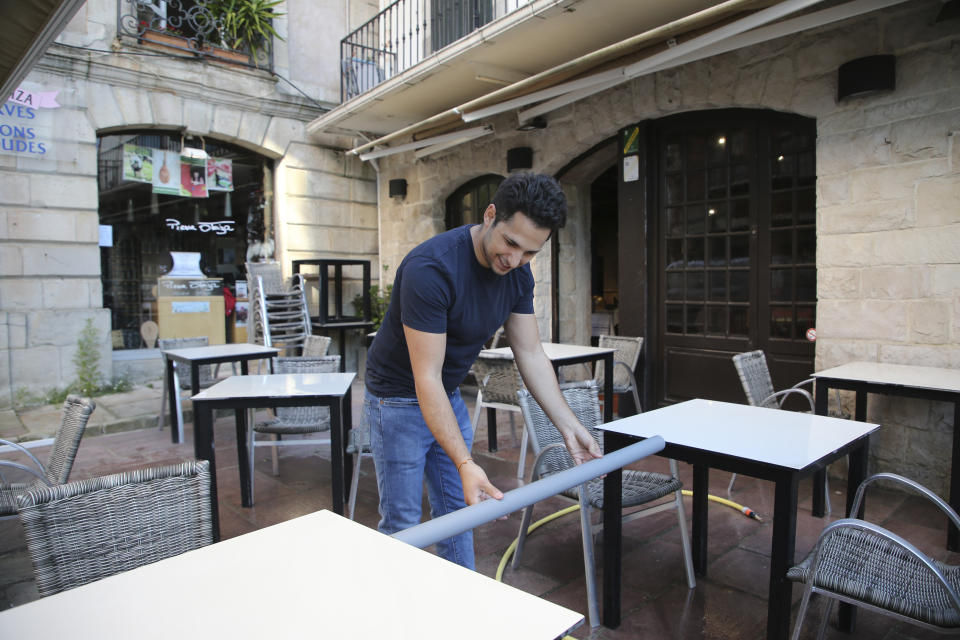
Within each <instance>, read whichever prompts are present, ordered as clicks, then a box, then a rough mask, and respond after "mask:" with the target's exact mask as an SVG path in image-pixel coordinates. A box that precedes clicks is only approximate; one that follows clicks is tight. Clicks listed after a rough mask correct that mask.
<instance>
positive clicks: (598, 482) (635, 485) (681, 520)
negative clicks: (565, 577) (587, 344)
mask: <svg viewBox="0 0 960 640" xmlns="http://www.w3.org/2000/svg"><path fill="white" fill-rule="evenodd" d="M561 389H562V393H563V397H564V399H565V400H566V401H567V404H569V405H570V408H571V409H572V410H573V413H574V415H575V416H577V419H578V420H580V422H581V423H582V424H583V426H585V427H586V428H587V429H588V430H590V433H591V435H593V437H594V438H595V439H596V440H597V441H598V442H600V432H599V431H598V430H597V427H598V426H599V425H600V424H602V422H603V417H602V414H601V412H600V400H599V397H598V387H597V384H596V382H594V381H587V382H572V383H569V384H566V385H563V386H562V387H561ZM517 398H518V400H519V403H520V407H521V408H522V410H523V419H524V422H525V424H526V428H527V431H528V432H529V434H530V442H531V443H532V445H533V450H534V452H535V453H536V454H537V457H536V461H535V462H534V465H533V478H532V479H533V481H536V480H538V479H539V478H541V477H543V476H546V475H549V474H551V473H556V472H559V471H563V470H565V469H569V468H571V467H572V466H573V465H574V461H573V458H572V457H571V456H570V453H569V452H568V451H567V448H566V446H565V445H564V443H563V439H562V437H561V436H560V432H559V431H558V430H557V428H556V427H555V426H554V425H553V423H552V422H551V421H550V419H549V418H548V417H547V415H546V414H545V413H544V412H543V409H541V408H540V405H539V404H537V402H536V400H534V399H533V396H531V395H530V393H529V392H528V391H526V390H521V391H520V392H519V393H518V394H517ZM682 489H683V483H682V482H681V481H680V479H679V478H678V477H677V463H676V461H674V460H670V474H669V475H668V474H664V473H655V472H651V471H636V470H630V469H625V470H624V471H623V508H624V509H627V508H631V507H638V506H641V505H651V506H648V507H645V508H643V509H640V510H637V511H634V512H632V513H629V514H627V515H625V516H624V518H623V519H624V521H627V520H633V519H635V518H641V517H644V516H648V515H652V514H654V513H660V512H661V511H665V510H667V509H676V510H677V523H678V525H679V528H680V541H681V545H682V548H683V561H684V566H685V569H686V576H687V584H688V585H689V587H690V588H691V589H693V588H694V587H695V586H696V578H695V577H694V574H693V556H692V555H691V549H690V535H689V533H688V531H687V518H686V510H685V508H684V504H683V495H682V493H681V491H682ZM671 494H673V495H672V499H671V500H669V501H660V499H661V498H665V497H667V496H670V495H671ZM564 495H565V496H566V497H568V498H572V499H574V500H578V501H579V503H580V526H581V535H582V537H583V564H584V571H585V573H586V581H587V606H588V615H589V618H590V624H591V626H594V627H596V626H597V625H599V624H600V619H599V615H598V610H597V589H596V576H595V573H594V566H593V528H592V525H591V522H590V507H593V508H595V509H599V510H602V509H603V479H602V478H595V479H593V480H591V481H590V482H588V483H587V484H586V485H583V486H581V487H579V490H576V491H571V492H569V493H564ZM658 501H659V502H658ZM654 502H656V504H651V503H654ZM533 507H534V505H530V506H529V507H527V508H526V509H524V511H523V519H522V522H521V524H520V533H519V535H518V537H517V548H516V552H515V553H514V556H513V567H514V568H517V567H519V566H520V557H521V555H522V554H523V547H524V542H525V540H526V534H527V529H528V528H529V526H530V521H531V518H532V515H533Z"/></svg>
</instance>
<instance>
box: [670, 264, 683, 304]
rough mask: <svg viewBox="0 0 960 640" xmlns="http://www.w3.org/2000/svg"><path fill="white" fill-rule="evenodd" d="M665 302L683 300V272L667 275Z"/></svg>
mask: <svg viewBox="0 0 960 640" xmlns="http://www.w3.org/2000/svg"><path fill="white" fill-rule="evenodd" d="M667 300H683V272H682V271H674V272H672V273H668V274H667Z"/></svg>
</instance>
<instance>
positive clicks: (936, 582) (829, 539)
mask: <svg viewBox="0 0 960 640" xmlns="http://www.w3.org/2000/svg"><path fill="white" fill-rule="evenodd" d="M877 480H891V481H894V482H896V483H898V484H901V485H905V486H906V487H908V488H911V489H913V490H915V491H917V492H918V493H920V495H922V496H923V497H925V498H927V499H929V500H930V501H931V502H933V503H934V504H936V505H937V506H938V507H940V510H941V511H943V512H944V513H945V514H946V515H947V517H948V518H949V520H950V522H952V523H953V525H955V526H958V527H960V517H958V516H957V513H956V512H955V511H954V510H953V509H951V508H950V505H948V504H947V503H946V502H945V501H944V500H942V499H941V498H940V497H938V496H937V495H936V494H934V493H933V492H931V491H930V490H929V489H927V488H926V487H924V486H922V485H920V484H919V483H917V482H914V481H913V480H909V479H907V478H904V477H902V476H898V475H895V474H892V473H878V474H875V475H872V476H870V477H869V478H867V479H866V480H864V481H863V483H862V484H861V485H860V487H859V488H858V489H857V493H856V495H855V497H854V501H853V508H852V509H851V513H853V514H856V513H859V511H860V505H861V502H862V500H863V495H864V492H865V491H866V488H867V485H869V484H871V483H873V482H875V481H877ZM787 578H789V579H790V580H793V581H795V582H801V583H804V584H805V585H806V586H805V588H804V591H803V600H801V602H800V609H799V611H798V613H797V621H796V624H795V626H794V628H793V640H797V638H799V637H800V631H801V628H802V627H803V621H804V617H805V616H806V613H807V610H808V608H809V605H810V598H811V596H812V595H813V594H814V593H817V594H820V595H822V596H824V597H826V598H827V599H828V600H827V603H826V606H825V608H824V612H823V617H822V619H821V621H820V630H819V634H818V636H817V637H818V638H823V635H824V632H825V631H826V628H827V621H828V620H829V618H830V609H831V608H832V606H833V601H834V600H840V601H843V602H849V603H851V604H855V605H856V606H857V607H862V608H864V609H867V610H870V611H876V612H878V613H881V614H884V615H887V616H891V617H893V618H895V619H897V620H902V621H904V622H909V623H910V624H914V625H917V626H919V627H923V628H925V629H931V630H934V631H937V632H940V633H953V634H956V633H960V566H954V565H947V564H944V563H942V562H939V561H937V560H934V559H932V558H930V557H928V556H927V555H925V554H924V553H923V552H921V551H920V550H919V549H918V548H917V547H916V546H914V545H913V544H912V543H910V542H908V541H907V540H905V539H903V538H902V537H900V536H898V535H897V534H895V533H893V532H891V531H888V530H887V529H884V528H883V527H881V526H879V525H876V524H873V523H870V522H866V521H865V520H860V519H856V518H845V519H843V520H837V521H835V522H831V523H830V524H829V525H827V526H826V527H825V528H824V530H823V532H822V533H821V534H820V539H819V540H818V541H817V544H816V546H814V548H813V551H811V552H810V555H808V556H807V557H806V558H805V559H804V560H803V562H801V563H800V564H798V565H796V566H795V567H793V568H791V569H790V570H789V571H788V572H787Z"/></svg>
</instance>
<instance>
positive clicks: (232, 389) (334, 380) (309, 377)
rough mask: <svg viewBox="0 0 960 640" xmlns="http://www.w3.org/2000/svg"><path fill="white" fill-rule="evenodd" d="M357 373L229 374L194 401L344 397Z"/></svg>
mask: <svg viewBox="0 0 960 640" xmlns="http://www.w3.org/2000/svg"><path fill="white" fill-rule="evenodd" d="M356 376H357V374H356V373H353V372H349V373H272V374H267V375H259V376H256V375H250V376H230V377H229V378H227V379H225V380H223V381H221V382H218V383H217V384H215V385H213V386H212V387H209V388H207V389H204V390H203V391H201V392H200V393H198V394H197V395H195V396H193V398H192V399H193V400H233V399H241V398H300V397H302V398H314V397H319V396H325V397H329V396H343V395H345V394H346V393H347V391H349V390H350V385H351V384H353V379H354V378H355V377H356Z"/></svg>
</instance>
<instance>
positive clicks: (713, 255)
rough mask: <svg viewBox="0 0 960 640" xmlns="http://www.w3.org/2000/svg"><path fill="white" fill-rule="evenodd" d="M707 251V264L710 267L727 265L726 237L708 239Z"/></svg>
mask: <svg viewBox="0 0 960 640" xmlns="http://www.w3.org/2000/svg"><path fill="white" fill-rule="evenodd" d="M707 249H708V250H709V251H710V256H709V258H708V263H709V265H710V266H711V267H722V266H723V265H725V264H726V263H727V238H726V236H713V237H711V238H708V239H707Z"/></svg>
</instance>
